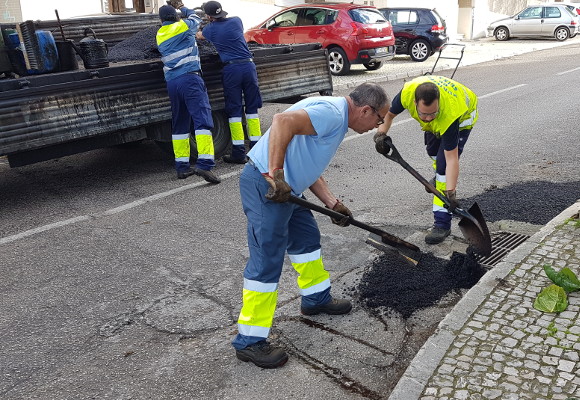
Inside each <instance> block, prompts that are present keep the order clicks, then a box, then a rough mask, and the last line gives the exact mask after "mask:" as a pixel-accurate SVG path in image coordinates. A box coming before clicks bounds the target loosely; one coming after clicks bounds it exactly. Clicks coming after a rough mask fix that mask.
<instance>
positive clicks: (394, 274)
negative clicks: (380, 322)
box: [356, 251, 486, 319]
mask: <svg viewBox="0 0 580 400" xmlns="http://www.w3.org/2000/svg"><path fill="white" fill-rule="evenodd" d="M485 272H486V270H485V268H483V267H482V266H481V265H480V264H479V263H478V262H477V261H476V260H475V257H474V255H473V253H472V252H471V251H468V253H467V254H462V253H458V252H454V253H453V254H452V256H451V259H450V260H444V259H441V258H438V257H435V256H434V255H433V254H432V253H424V254H423V255H422V257H421V260H420V261H419V262H418V263H417V265H413V264H411V263H409V262H408V261H407V260H406V259H405V258H403V257H401V256H400V255H399V254H396V253H393V254H387V253H384V254H381V255H380V256H379V257H378V258H377V259H376V260H375V261H374V262H373V263H372V265H371V266H370V267H369V269H368V270H367V271H365V273H364V274H363V276H362V278H361V281H360V283H359V286H358V289H357V290H356V292H357V295H358V297H359V300H360V302H361V303H362V304H363V306H364V307H366V308H369V309H371V310H376V311H378V310H381V309H383V308H388V309H391V310H393V311H396V312H398V313H399V314H400V315H401V316H402V317H403V318H405V319H407V318H409V317H410V316H411V315H412V314H413V313H414V312H415V311H417V310H421V309H424V308H427V307H431V306H434V305H436V304H437V303H438V302H439V301H440V300H441V299H442V298H443V297H444V296H445V295H447V294H448V293H450V292H456V293H459V292H460V290H461V289H469V288H471V287H473V286H474V285H475V284H476V283H477V282H478V281H479V279H480V278H481V277H482V276H483V275H484V274H485Z"/></svg>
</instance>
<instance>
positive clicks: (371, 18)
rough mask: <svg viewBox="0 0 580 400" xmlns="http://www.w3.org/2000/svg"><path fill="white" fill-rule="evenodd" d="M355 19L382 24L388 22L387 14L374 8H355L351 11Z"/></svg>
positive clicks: (365, 22)
mask: <svg viewBox="0 0 580 400" xmlns="http://www.w3.org/2000/svg"><path fill="white" fill-rule="evenodd" d="M349 14H350V16H351V18H352V20H353V21H355V22H360V23H361V24H382V23H385V22H387V21H386V20H385V16H384V15H383V14H381V13H380V12H379V11H378V10H375V9H373V8H355V9H353V10H350V11H349Z"/></svg>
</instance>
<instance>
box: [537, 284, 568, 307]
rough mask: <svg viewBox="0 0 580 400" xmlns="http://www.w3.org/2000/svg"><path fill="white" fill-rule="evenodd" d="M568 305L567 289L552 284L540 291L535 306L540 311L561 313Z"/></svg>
mask: <svg viewBox="0 0 580 400" xmlns="http://www.w3.org/2000/svg"><path fill="white" fill-rule="evenodd" d="M566 307H568V296H567V295H566V291H565V290H564V289H562V288H561V287H560V286H558V285H550V286H548V287H547V288H545V289H544V290H542V291H541V292H540V294H539V295H538V297H536V301H534V308H535V309H536V310H539V311H544V312H549V313H559V312H562V311H564V310H565V309H566Z"/></svg>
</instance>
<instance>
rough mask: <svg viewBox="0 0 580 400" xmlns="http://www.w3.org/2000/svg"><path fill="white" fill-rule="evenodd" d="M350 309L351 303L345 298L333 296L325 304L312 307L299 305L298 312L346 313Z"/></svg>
mask: <svg viewBox="0 0 580 400" xmlns="http://www.w3.org/2000/svg"><path fill="white" fill-rule="evenodd" d="M350 310H352V304H350V301H349V300H346V299H335V298H333V299H332V300H330V301H329V302H328V303H326V304H322V305H319V306H314V307H300V312H301V313H302V314H304V315H316V314H320V313H324V314H330V315H341V314H348V313H349V312H350Z"/></svg>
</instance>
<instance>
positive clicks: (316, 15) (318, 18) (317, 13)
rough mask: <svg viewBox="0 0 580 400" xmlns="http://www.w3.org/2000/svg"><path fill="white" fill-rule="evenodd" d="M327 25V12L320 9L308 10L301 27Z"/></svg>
mask: <svg viewBox="0 0 580 400" xmlns="http://www.w3.org/2000/svg"><path fill="white" fill-rule="evenodd" d="M325 23H326V10H324V9H320V8H306V9H305V10H304V14H303V17H302V18H301V19H300V21H299V25H324V24H325Z"/></svg>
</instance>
